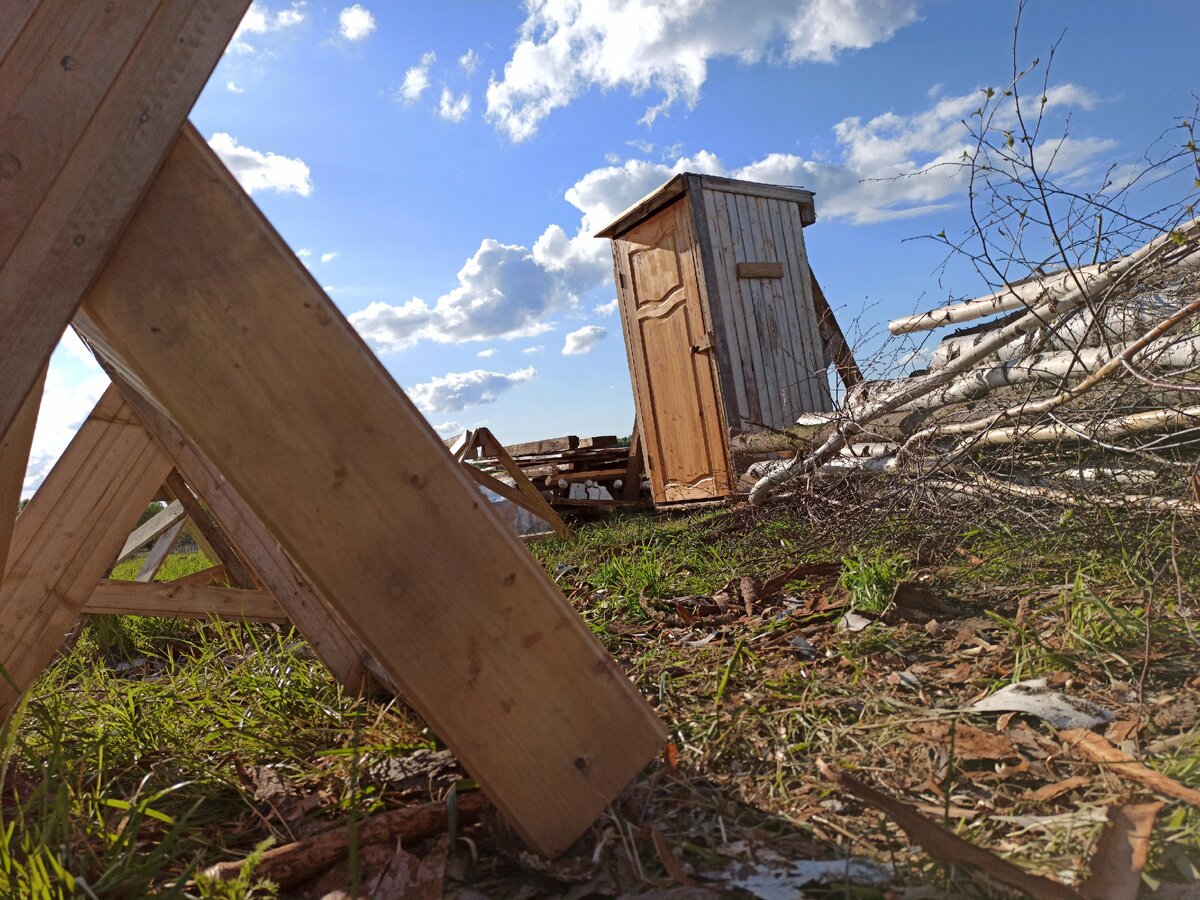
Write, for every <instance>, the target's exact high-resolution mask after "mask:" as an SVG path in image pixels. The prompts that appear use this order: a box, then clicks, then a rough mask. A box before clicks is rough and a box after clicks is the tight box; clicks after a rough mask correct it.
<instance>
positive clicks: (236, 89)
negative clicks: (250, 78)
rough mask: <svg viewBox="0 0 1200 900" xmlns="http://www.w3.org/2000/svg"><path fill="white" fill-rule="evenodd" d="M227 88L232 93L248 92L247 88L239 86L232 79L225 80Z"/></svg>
mask: <svg viewBox="0 0 1200 900" xmlns="http://www.w3.org/2000/svg"><path fill="white" fill-rule="evenodd" d="M225 90H227V91H229V93H231V94H244V93H246V89H245V88H240V87H238V86H237V84H236V83H235V82H232V81H227V82H225Z"/></svg>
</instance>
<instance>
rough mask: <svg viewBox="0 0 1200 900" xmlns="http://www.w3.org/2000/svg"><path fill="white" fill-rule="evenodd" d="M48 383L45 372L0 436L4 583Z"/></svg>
mask: <svg viewBox="0 0 1200 900" xmlns="http://www.w3.org/2000/svg"><path fill="white" fill-rule="evenodd" d="M45 382H46V371H45V369H43V370H42V374H41V375H40V376H39V377H38V379H37V381H36V382H34V385H33V388H32V389H31V390H30V391H29V393H28V394H27V395H26V396H25V403H24V404H22V406H21V410H20V412H19V413H17V418H16V419H14V420H13V427H12V428H10V429H9V430H8V434H6V435H0V581H3V580H4V567H5V564H6V563H7V561H8V546H9V543H10V542H11V541H12V533H13V526H14V525H15V524H16V522H17V507H18V506H19V505H20V503H21V489H22V488H23V487H24V485H25V470H26V468H27V467H28V465H29V448H30V447H31V446H32V445H33V432H34V429H35V428H36V426H37V417H38V409H39V408H40V407H41V404H42V388H43V387H44V386H45Z"/></svg>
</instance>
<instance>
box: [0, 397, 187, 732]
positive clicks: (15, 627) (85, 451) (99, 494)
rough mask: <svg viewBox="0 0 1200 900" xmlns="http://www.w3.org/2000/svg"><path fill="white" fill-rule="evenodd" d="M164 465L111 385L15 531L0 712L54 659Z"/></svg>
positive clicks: (4, 610) (0, 598)
mask: <svg viewBox="0 0 1200 900" xmlns="http://www.w3.org/2000/svg"><path fill="white" fill-rule="evenodd" d="M170 469H171V462H170V460H169V459H167V457H166V455H165V454H164V453H163V452H162V451H161V450H160V449H159V448H158V445H157V444H156V443H155V442H154V441H153V440H152V439H151V437H150V436H149V435H148V434H146V432H145V430H144V429H143V428H142V427H141V424H140V423H139V422H138V421H137V419H136V418H135V417H134V415H133V412H132V411H131V410H130V408H129V407H128V405H126V403H125V402H124V401H123V400H122V399H121V396H120V394H119V393H117V391H116V390H115V389H114V388H109V390H108V391H107V392H105V394H104V396H103V397H101V398H100V402H99V403H98V404H96V408H95V409H94V410H93V411H92V414H91V415H90V416H88V418H87V420H86V421H85V422H84V423H83V426H82V427H81V428H80V429H79V432H78V433H77V434H76V435H75V439H74V440H73V441H71V444H70V446H68V447H67V449H66V451H65V452H64V453H63V455H62V458H61V459H59V461H58V464H57V465H55V467H54V469H53V470H51V472H50V474H49V475H47V476H46V480H45V481H44V482H43V483H42V486H41V488H39V489H38V492H37V493H36V494H35V495H34V497H33V499H32V500H31V501H30V502H29V505H28V506H27V507H26V508H25V511H24V512H23V513H22V514H21V518H19V519H18V520H17V524H16V528H15V529H14V531H13V541H12V550H11V552H10V554H9V561H8V570H7V572H6V573H5V577H4V584H3V585H2V586H0V666H2V667H3V671H4V673H6V675H7V677H6V678H4V679H2V680H0V718H5V717H7V715H8V714H9V712H11V711H12V708H13V705H14V703H15V702H16V700H17V698H18V697H19V696H20V695H21V694H22V693H23V692H24V691H25V690H27V689H28V688H29V686H30V685H31V684H33V682H34V680H35V679H36V678H37V677H38V675H40V674H41V672H42V670H43V669H44V668H45V667H46V666H47V664H48V663H49V662H50V660H51V659H53V658H54V655H55V653H57V652H58V650H59V648H60V647H61V646H62V644H63V640H64V637H65V636H66V634H67V633H68V632H69V631H70V630H71V628H72V626H74V625H75V622H76V620H78V618H79V615H80V613H81V612H82V611H83V608H84V604H85V603H86V602H87V599H88V597H89V596H91V593H92V591H93V590H94V589H95V587H96V584H97V582H99V581H100V579H101V578H102V577H103V576H104V573H105V572H106V571H107V570H108V567H109V565H110V564H111V563H112V560H113V557H115V556H116V554H117V552H118V551H119V550H120V548H121V544H122V542H123V541H124V540H125V536H126V535H127V534H128V533H129V530H130V528H131V527H132V526H133V524H134V523H135V522H137V519H138V516H139V515H140V514H141V513H142V511H143V510H144V509H145V508H146V503H147V502H149V499H150V498H151V497H153V496H154V492H155V491H156V490H158V486H159V485H160V484H162V482H163V479H164V478H165V477H166V476H167V473H168V472H169V471H170Z"/></svg>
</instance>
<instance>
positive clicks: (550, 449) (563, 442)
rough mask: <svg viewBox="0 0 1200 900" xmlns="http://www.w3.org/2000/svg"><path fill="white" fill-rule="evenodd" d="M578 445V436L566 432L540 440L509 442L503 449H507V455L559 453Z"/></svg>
mask: <svg viewBox="0 0 1200 900" xmlns="http://www.w3.org/2000/svg"><path fill="white" fill-rule="evenodd" d="M578 446H579V438H578V436H576V435H573V434H568V435H564V436H563V437H556V438H545V439H543V440H540V441H526V442H525V443H523V444H509V445H508V446H506V447H505V448H504V449H505V450H507V451H508V455H509V456H537V455H539V454H542V453H561V452H563V451H564V450H574V449H575V448H576V447H578Z"/></svg>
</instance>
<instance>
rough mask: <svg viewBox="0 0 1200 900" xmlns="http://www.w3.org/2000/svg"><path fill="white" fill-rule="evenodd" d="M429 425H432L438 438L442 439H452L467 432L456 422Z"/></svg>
mask: <svg viewBox="0 0 1200 900" xmlns="http://www.w3.org/2000/svg"><path fill="white" fill-rule="evenodd" d="M429 424H430V425H432V426H433V430H434V431H436V432H437V433H438V437H443V438H448V437H454V436H456V435H460V434H462V433H463V432H464V431H466V430H467V429H466V428H464V427H463V426H462V425H461V424H459V423H458V422H442V423H441V424H440V425H434V423H432V422H430V423H429Z"/></svg>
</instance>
